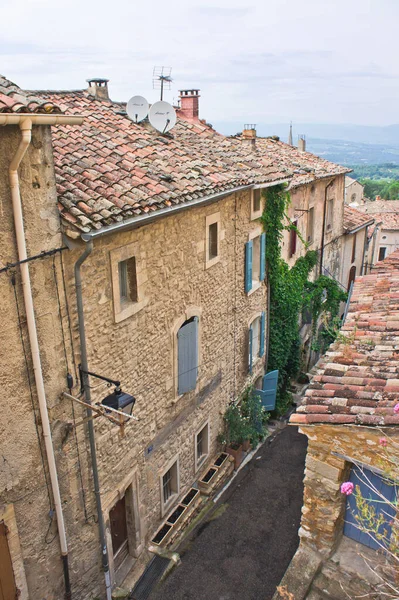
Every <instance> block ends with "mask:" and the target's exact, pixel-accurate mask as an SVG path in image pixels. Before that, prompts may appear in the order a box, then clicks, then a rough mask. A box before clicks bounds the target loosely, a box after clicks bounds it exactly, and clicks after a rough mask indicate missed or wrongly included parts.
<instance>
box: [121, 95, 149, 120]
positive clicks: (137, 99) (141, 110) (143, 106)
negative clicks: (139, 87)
mask: <svg viewBox="0 0 399 600" xmlns="http://www.w3.org/2000/svg"><path fill="white" fill-rule="evenodd" d="M148 109H149V105H148V102H147V100H146V99H145V98H143V96H133V98H130V100H129V102H128V103H127V105H126V112H127V114H128V115H129V117H130V118H131V119H132V121H134V123H139V122H140V121H142V120H143V119H145V118H146V116H147V115H148Z"/></svg>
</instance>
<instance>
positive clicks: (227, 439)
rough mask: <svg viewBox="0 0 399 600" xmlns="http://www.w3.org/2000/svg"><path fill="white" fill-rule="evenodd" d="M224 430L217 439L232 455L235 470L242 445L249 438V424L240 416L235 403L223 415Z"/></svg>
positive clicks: (239, 459)
mask: <svg viewBox="0 0 399 600" xmlns="http://www.w3.org/2000/svg"><path fill="white" fill-rule="evenodd" d="M223 420H224V423H225V431H224V433H223V434H221V435H220V436H219V438H218V439H219V441H220V442H221V443H223V444H224V445H225V446H226V452H227V453H228V454H231V456H233V457H234V468H235V469H236V470H237V469H238V467H239V466H240V464H241V461H242V445H243V442H244V441H245V440H246V439H248V438H249V434H250V432H249V426H248V422H247V420H246V419H245V418H244V417H243V416H242V414H241V409H240V407H239V405H237V404H231V405H230V406H229V407H228V408H227V410H226V412H225V414H224V417H223Z"/></svg>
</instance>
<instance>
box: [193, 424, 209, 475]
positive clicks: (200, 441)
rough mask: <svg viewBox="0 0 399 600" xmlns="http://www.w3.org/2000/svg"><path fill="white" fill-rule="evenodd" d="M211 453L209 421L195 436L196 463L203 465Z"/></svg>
mask: <svg viewBox="0 0 399 600" xmlns="http://www.w3.org/2000/svg"><path fill="white" fill-rule="evenodd" d="M208 454H209V423H207V424H206V425H205V426H204V427H202V429H200V431H199V432H198V433H197V435H196V436H195V464H196V466H197V467H199V465H201V464H202V463H203V462H204V460H205V459H206V457H207V456H208Z"/></svg>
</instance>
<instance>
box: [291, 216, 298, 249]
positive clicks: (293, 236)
mask: <svg viewBox="0 0 399 600" xmlns="http://www.w3.org/2000/svg"><path fill="white" fill-rule="evenodd" d="M291 225H292V226H293V227H294V228H295V229H290V258H291V256H294V254H295V253H296V238H297V229H296V228H297V225H298V221H293V222H292V223H291Z"/></svg>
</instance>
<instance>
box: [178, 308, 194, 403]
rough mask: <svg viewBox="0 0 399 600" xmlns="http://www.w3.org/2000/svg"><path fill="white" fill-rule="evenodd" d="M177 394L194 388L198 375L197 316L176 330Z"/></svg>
mask: <svg viewBox="0 0 399 600" xmlns="http://www.w3.org/2000/svg"><path fill="white" fill-rule="evenodd" d="M177 369H178V386H177V391H178V394H184V393H186V392H190V391H191V390H194V389H195V386H196V383H197V377H198V317H194V319H193V321H189V322H188V323H185V324H184V325H182V326H181V327H180V329H179V331H178V332H177Z"/></svg>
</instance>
